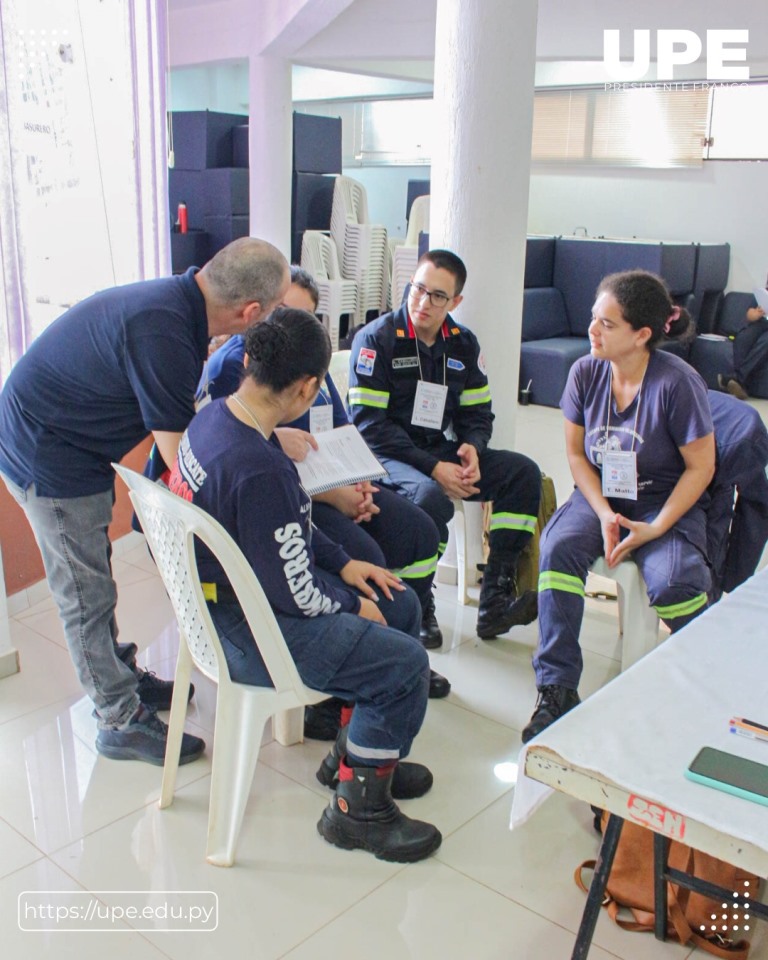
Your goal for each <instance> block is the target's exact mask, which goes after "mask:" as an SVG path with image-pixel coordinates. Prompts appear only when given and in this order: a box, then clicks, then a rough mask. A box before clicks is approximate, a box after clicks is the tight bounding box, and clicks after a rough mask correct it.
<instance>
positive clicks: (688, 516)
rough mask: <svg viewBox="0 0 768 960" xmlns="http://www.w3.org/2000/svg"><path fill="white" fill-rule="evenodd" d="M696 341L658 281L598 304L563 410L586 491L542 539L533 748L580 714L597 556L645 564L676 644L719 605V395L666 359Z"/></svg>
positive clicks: (637, 278)
mask: <svg viewBox="0 0 768 960" xmlns="http://www.w3.org/2000/svg"><path fill="white" fill-rule="evenodd" d="M691 329H692V321H691V318H690V316H689V315H688V313H687V312H686V311H685V310H681V309H680V308H679V307H677V306H675V305H674V304H673V303H672V301H671V299H670V296H669V292H668V290H667V288H666V286H665V284H664V282H663V281H662V280H661V279H660V278H659V277H656V276H655V275H654V274H651V273H647V272H646V271H643V270H631V271H628V272H625V273H617V274H612V275H611V276H608V277H606V278H605V279H604V280H603V281H602V283H601V284H600V286H599V288H598V290H597V299H596V301H595V305H594V307H593V309H592V323H591V324H590V328H589V339H590V347H591V350H590V355H588V356H586V357H582V358H581V359H580V360H577V361H576V363H574V365H573V366H572V367H571V371H570V374H569V377H568V382H567V384H566V388H565V391H564V393H563V397H562V400H561V401H560V406H561V408H562V410H563V414H564V415H565V438H566V452H567V456H568V461H569V465H570V468H571V473H572V474H573V479H574V482H575V485H576V489H575V490H574V492H573V494H572V495H571V497H570V499H569V500H568V501H567V502H566V503H565V504H563V506H562V507H560V509H559V510H558V511H557V512H556V513H555V515H554V516H553V517H552V519H551V521H550V522H549V524H548V525H547V527H546V529H545V531H544V533H543V535H542V538H541V553H540V562H539V642H538V647H537V650H536V654H535V656H534V660H533V665H534V670H535V672H536V686H537V688H538V691H539V697H538V701H537V703H536V708H535V710H534V713H533V716H532V718H531V720H530V722H529V723H528V725H527V726H526V728H525V729H524V730H523V735H522V739H523V742H524V743H527V742H528V741H529V740H530V739H531V738H532V737H534V736H536V734H538V733H540V732H541V731H542V730H544V729H545V728H546V727H548V726H549V725H550V724H552V723H554V722H555V721H556V720H557V719H559V717H561V716H562V715H563V714H564V713H566V712H567V711H568V710H570V709H572V708H573V707H575V706H576V705H577V704H578V703H579V695H578V692H577V688H578V685H579V679H580V677H581V671H582V656H581V648H580V646H579V631H580V629H581V621H582V617H583V613H584V583H585V580H586V576H587V571H588V570H589V567H590V565H591V564H592V563H593V562H594V560H595V559H596V558H597V557H598V556H600V555H603V556H605V558H606V561H607V563H608V566H609V567H614V566H616V565H617V564H618V563H620V562H621V561H622V560H624V559H626V558H627V557H629V556H631V557H632V559H633V560H634V562H635V563H636V564H637V565H638V567H639V568H640V572H641V574H642V576H643V579H644V580H645V584H646V587H647V589H648V596H649V598H650V602H651V604H652V605H653V607H654V609H655V610H656V612H657V613H658V615H659V617H660V618H661V619H662V620H663V621H664V622H665V623H666V624H667V626H668V627H669V628H670V629H671V630H672V632H675V631H677V630H679V629H680V628H681V627H684V626H685V625H686V624H687V623H689V622H690V621H691V620H692V619H693V618H694V617H696V616H698V615H699V614H700V613H701V612H702V611H703V610H704V609H705V608H706V606H707V604H708V602H709V600H708V594H709V592H710V589H711V577H710V568H709V563H708V558H707V526H706V520H707V517H706V506H707V500H708V498H707V495H706V490H707V486H708V484H709V483H710V481H711V480H712V477H713V475H714V471H715V442H714V433H713V429H714V428H713V425H712V415H711V413H710V407H709V402H708V396H707V388H706V385H705V383H704V381H703V380H702V378H701V377H700V376H699V374H698V373H696V371H695V370H694V369H693V368H692V367H690V366H689V365H688V364H687V363H685V362H684V361H683V360H681V359H680V358H679V357H676V356H674V355H672V354H671V353H667V352H666V351H663V350H656V349H655V348H656V346H657V345H658V344H659V342H660V341H661V339H662V338H663V337H665V336H666V338H667V339H684V338H686V337H688V336H689V335H690V331H691Z"/></svg>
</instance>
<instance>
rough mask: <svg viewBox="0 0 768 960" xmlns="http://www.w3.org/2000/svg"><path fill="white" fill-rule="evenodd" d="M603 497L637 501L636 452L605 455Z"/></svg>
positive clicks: (618, 452) (606, 453)
mask: <svg viewBox="0 0 768 960" xmlns="http://www.w3.org/2000/svg"><path fill="white" fill-rule="evenodd" d="M603 496H604V497H621V498H622V499H623V500H637V454H636V453H635V451H634V450H611V451H610V452H608V451H606V452H604V453H603Z"/></svg>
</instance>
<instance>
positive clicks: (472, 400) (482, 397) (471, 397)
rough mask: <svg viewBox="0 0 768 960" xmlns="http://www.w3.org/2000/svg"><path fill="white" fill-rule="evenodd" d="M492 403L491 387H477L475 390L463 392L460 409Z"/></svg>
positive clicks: (460, 395)
mask: <svg viewBox="0 0 768 960" xmlns="http://www.w3.org/2000/svg"><path fill="white" fill-rule="evenodd" d="M490 402H491V387H490V385H489V384H486V385H485V386H484V387H477V388H476V389H474V390H462V391H461V393H460V394H459V406H460V407H474V406H477V404H479V403H490Z"/></svg>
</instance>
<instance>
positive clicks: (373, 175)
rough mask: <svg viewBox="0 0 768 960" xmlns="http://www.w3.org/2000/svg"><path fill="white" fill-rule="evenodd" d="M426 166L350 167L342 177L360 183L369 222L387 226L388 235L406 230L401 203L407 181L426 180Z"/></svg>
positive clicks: (405, 194)
mask: <svg viewBox="0 0 768 960" xmlns="http://www.w3.org/2000/svg"><path fill="white" fill-rule="evenodd" d="M429 171H430V168H429V167H424V166H419V167H350V168H349V169H348V170H344V171H343V173H344V176H345V177H352V178H353V179H354V180H357V181H358V182H360V183H362V184H363V186H364V187H365V190H366V193H367V194H368V216H369V217H370V219H371V223H380V224H382V225H383V226H385V227H386V228H387V235H388V236H390V237H403V238H405V233H406V227H407V223H406V219H405V206H406V203H407V201H408V181H409V180H429Z"/></svg>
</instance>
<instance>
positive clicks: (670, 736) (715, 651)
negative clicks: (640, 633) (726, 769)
mask: <svg viewBox="0 0 768 960" xmlns="http://www.w3.org/2000/svg"><path fill="white" fill-rule="evenodd" d="M732 716H741V717H747V718H749V719H751V720H757V721H758V722H762V723H764V724H768V569H765V570H763V571H761V572H760V573H758V574H757V575H756V576H754V577H752V578H751V579H750V580H749V581H747V582H746V583H745V584H743V585H742V586H741V587H739V589H738V590H736V591H734V592H733V593H732V594H731V595H729V596H727V597H724V598H723V599H722V600H721V601H720V602H719V603H718V604H716V605H715V606H713V607H712V608H710V609H709V610H707V611H706V612H705V613H704V614H702V615H701V616H700V617H698V618H697V619H696V620H695V621H693V622H692V623H691V624H689V625H688V626H687V627H686V628H685V629H683V630H681V631H680V632H679V633H678V634H674V635H672V636H671V637H670V638H669V639H668V640H666V641H665V642H664V643H663V644H662V645H661V646H660V647H658V648H657V649H656V650H654V651H653V652H652V653H650V654H648V655H647V656H646V657H644V658H643V659H642V660H640V661H638V663H636V664H635V665H634V666H633V667H631V668H630V669H629V670H627V671H626V672H624V673H622V674H621V675H620V676H618V677H617V678H616V679H615V680H613V681H612V682H611V683H609V684H607V685H606V686H605V687H603V688H602V689H601V690H599V691H598V692H597V693H596V694H594V695H593V696H591V697H590V698H589V699H588V700H586V701H585V702H584V703H582V704H581V705H580V706H579V707H578V708H576V709H575V710H573V711H571V712H570V713H568V714H566V716H565V717H563V718H562V719H561V720H560V721H558V722H557V723H556V724H554V725H553V726H552V727H550V728H549V729H547V730H545V731H543V732H542V733H541V734H540V735H539V736H538V737H536V738H534V739H533V740H531V741H530V743H528V744H527V745H526V746H525V747H523V750H522V751H521V755H520V764H519V769H520V778H519V781H518V784H517V786H516V788H515V797H514V801H513V809H512V825H513V827H514V826H515V825H517V824H519V823H521V822H523V821H524V820H525V819H527V817H528V816H530V815H531V814H532V813H533V812H534V810H535V809H536V808H537V806H538V805H539V804H540V803H541V802H543V800H544V799H545V797H546V795H548V793H549V792H550V791H548V790H546V789H545V788H543V787H542V786H541V785H542V784H546V785H548V787H551V788H554V789H556V790H559V791H562V792H563V793H567V794H569V795H571V796H573V797H576V798H578V799H580V800H584V801H586V802H587V803H591V804H594V805H595V806H598V807H601V808H603V809H607V810H608V811H610V813H611V814H612V817H611V819H610V820H609V822H608V827H607V828H606V831H605V835H604V837H603V843H602V845H601V849H600V857H599V859H598V863H597V868H596V870H595V875H594V878H593V882H592V886H591V888H590V893H589V897H588V899H587V905H586V907H585V910H584V916H583V917H582V923H581V927H580V929H579V934H578V938H577V942H576V946H575V948H574V952H573V954H572V957H573V958H574V960H575V958H583V957H586V955H587V951H588V950H589V945H590V942H591V939H592V934H593V932H594V928H595V924H596V922H597V917H598V914H599V911H600V903H601V901H602V898H603V893H604V888H605V881H606V879H607V876H608V874H609V872H610V866H611V863H612V861H613V854H614V853H615V849H616V845H617V843H618V838H619V834H620V830H621V826H622V824H623V822H624V820H629V821H632V822H634V823H639V824H641V825H643V826H646V827H648V828H649V829H651V830H653V831H654V832H655V833H656V834H657V839H656V856H657V860H658V859H659V858H660V857H661V856H662V853H663V854H664V861H663V863H659V868H660V869H666V858H665V853H666V846H667V843H666V841H667V840H669V839H675V840H682V841H683V842H684V843H686V844H688V845H689V846H691V847H693V848H695V849H698V850H703V851H704V852H706V853H709V854H712V855H714V856H716V857H720V858H721V859H722V860H726V861H728V862H729V863H733V864H735V865H737V866H742V867H744V868H745V869H747V870H749V871H751V872H753V873H755V874H757V875H758V876H759V877H766V876H768V807H766V806H762V805H760V804H758V803H755V802H752V801H749V800H743V799H741V798H739V797H735V796H731V795H729V794H726V793H723V792H721V791H719V790H714V789H711V788H709V787H705V786H702V785H699V784H696V783H693V782H691V781H689V780H687V779H686V778H685V776H684V774H685V770H686V768H687V767H688V765H689V763H690V762H691V760H692V759H693V758H694V757H695V756H696V754H697V753H698V751H699V750H700V749H701V747H704V746H711V747H715V748H717V749H720V750H724V751H726V752H729V753H734V754H738V755H740V756H743V757H746V758H748V759H752V760H756V761H758V762H762V763H766V764H768V743H766V742H761V741H756V740H748V739H745V738H742V737H738V736H735V735H734V734H732V733H730V732H729V720H730V718H731V717H732ZM523 771H524V774H523ZM670 878H672V879H674V881H675V882H678V879H679V878H678V877H677V876H675V877H670V875H669V874H668V873H667V874H666V879H670ZM655 886H656V892H657V896H658V897H664V896H665V895H666V883H665V877H664V876H659V875H658V870H657V877H656V884H655ZM731 895H732V894H729V896H731ZM657 904H658V905H659V906H664V904H663V903H662V901H660V900H658V901H657ZM656 913H657V918H658V919H657V931H656V935H657V936H658V937H659V938H660V939H663V936H664V932H663V928H664V918H665V916H666V909H664V912H663V913H661V915H659V914H660V910H659V909H657V911H656ZM752 915H753V916H754V917H757V916H761V917H762V918H763V919H768V908H766V907H765V906H762V905H761V904H758V903H753V904H752Z"/></svg>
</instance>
